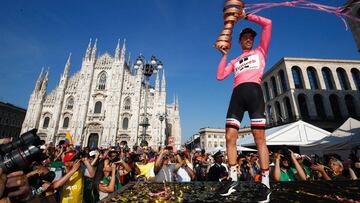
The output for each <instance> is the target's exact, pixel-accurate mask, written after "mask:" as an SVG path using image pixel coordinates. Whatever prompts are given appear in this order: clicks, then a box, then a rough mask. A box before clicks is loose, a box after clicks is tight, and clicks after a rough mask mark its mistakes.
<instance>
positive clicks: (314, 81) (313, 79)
mask: <svg viewBox="0 0 360 203" xmlns="http://www.w3.org/2000/svg"><path fill="white" fill-rule="evenodd" d="M306 71H307V74H308V78H309V82H310V88H311V89H312V90H317V89H319V84H318V77H317V74H316V70H315V68H314V67H311V66H310V67H308V68H307V70H306Z"/></svg>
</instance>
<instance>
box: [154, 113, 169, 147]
mask: <svg viewBox="0 0 360 203" xmlns="http://www.w3.org/2000/svg"><path fill="white" fill-rule="evenodd" d="M156 116H157V117H158V118H159V120H160V147H161V146H162V140H163V136H162V122H163V121H164V120H165V118H166V117H167V113H158V114H157V115H156Z"/></svg>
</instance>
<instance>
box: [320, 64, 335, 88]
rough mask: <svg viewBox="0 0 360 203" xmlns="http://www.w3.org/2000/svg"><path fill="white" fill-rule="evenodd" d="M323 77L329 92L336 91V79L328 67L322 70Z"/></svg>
mask: <svg viewBox="0 0 360 203" xmlns="http://www.w3.org/2000/svg"><path fill="white" fill-rule="evenodd" d="M321 72H322V75H323V78H324V82H325V86H326V89H327V90H333V89H335V85H334V78H333V76H332V73H331V70H330V69H329V68H328V67H324V68H323V69H322V70H321Z"/></svg>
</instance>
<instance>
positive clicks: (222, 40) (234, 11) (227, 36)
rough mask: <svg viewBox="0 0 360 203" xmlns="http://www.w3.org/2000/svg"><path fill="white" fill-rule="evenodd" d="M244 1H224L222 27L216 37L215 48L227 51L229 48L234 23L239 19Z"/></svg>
mask: <svg viewBox="0 0 360 203" xmlns="http://www.w3.org/2000/svg"><path fill="white" fill-rule="evenodd" d="M244 6H245V3H243V2H242V1H239V0H227V1H226V2H225V3H224V28H223V31H222V32H221V34H220V36H219V37H218V38H217V39H216V43H215V45H214V46H215V48H216V49H223V50H225V51H228V50H229V49H230V48H231V35H232V32H233V30H234V25H235V24H236V23H237V22H238V21H239V19H240V18H241V17H242V15H243V13H244V10H243V8H244Z"/></svg>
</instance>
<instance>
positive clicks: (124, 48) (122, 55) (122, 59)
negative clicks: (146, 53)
mask: <svg viewBox="0 0 360 203" xmlns="http://www.w3.org/2000/svg"><path fill="white" fill-rule="evenodd" d="M125 54H126V39H124V43H123V46H122V49H121V58H120V60H121V61H124V60H125Z"/></svg>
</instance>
